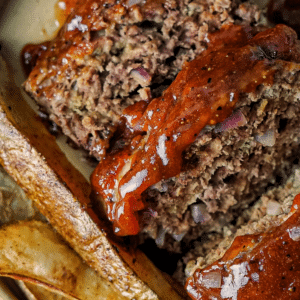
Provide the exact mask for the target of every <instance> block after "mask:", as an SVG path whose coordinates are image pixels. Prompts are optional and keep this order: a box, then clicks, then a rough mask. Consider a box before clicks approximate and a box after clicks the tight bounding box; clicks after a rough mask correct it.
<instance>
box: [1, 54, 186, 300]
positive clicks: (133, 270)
mask: <svg viewBox="0 0 300 300" xmlns="http://www.w3.org/2000/svg"><path fill="white" fill-rule="evenodd" d="M0 106H1V108H0V163H1V164H2V165H3V166H4V168H5V170H6V171H7V172H8V173H9V174H10V175H11V176H12V177H13V178H14V180H15V181H16V182H17V183H18V184H19V185H20V186H21V187H22V188H23V189H24V190H25V192H26V193H27V195H28V196H29V197H30V198H31V199H32V200H33V201H34V202H35V204H36V206H37V208H38V209H39V210H40V211H41V213H42V214H43V215H44V216H45V217H46V218H47V219H48V220H49V222H50V223H51V224H52V226H54V228H55V229H57V231H58V232H59V233H60V234H61V235H62V236H63V237H64V239H65V240H66V241H67V242H68V243H69V244H70V245H71V247H72V248H73V249H74V250H75V251H76V252H77V253H78V254H79V255H80V256H81V257H82V258H83V259H84V260H85V261H86V262H87V263H88V264H89V265H90V266H91V267H93V268H94V269H95V270H96V271H98V272H99V274H100V275H101V276H102V277H103V278H105V279H106V280H108V281H110V282H112V283H113V285H114V286H115V287H116V288H117V289H118V290H119V291H120V293H121V294H122V295H124V296H126V297H128V298H129V299H158V298H159V299H174V300H176V299H183V298H186V297H187V296H186V293H185V291H184V289H183V288H182V287H178V286H177V285H174V284H173V282H172V281H171V282H170V281H169V280H167V279H166V277H165V276H164V275H163V274H162V273H161V272H160V271H159V270H158V269H157V268H156V267H155V266H154V265H153V264H152V262H150V261H149V260H148V259H147V258H146V256H145V255H144V254H143V253H142V252H140V251H135V252H132V251H128V250H127V249H125V248H124V247H122V246H121V245H120V244H118V243H115V242H113V241H112V240H111V239H109V238H108V237H107V235H108V234H107V233H108V232H109V228H108V227H107V226H106V225H105V222H104V221H102V220H100V219H98V217H97V216H96V215H95V214H94V212H93V211H92V210H91V209H90V208H89V206H88V203H89V194H90V185H89V184H88V183H87V182H86V180H85V179H84V177H83V176H82V175H81V174H80V173H79V172H78V171H77V170H76V169H75V168H74V167H73V166H72V165H71V164H70V163H69V162H68V160H67V158H66V157H65V155H64V154H63V153H62V152H61V150H60V149H59V148H58V146H57V145H56V143H55V139H54V137H53V136H51V135H50V134H49V133H48V131H47V130H46V129H45V128H44V126H43V125H42V123H41V122H40V120H39V118H38V117H37V116H36V115H35V114H34V112H33V111H32V110H31V108H30V107H29V105H28V104H27V103H26V102H25V100H24V99H23V98H22V96H21V94H20V91H19V89H18V88H17V87H16V86H15V85H14V83H13V79H12V75H11V74H10V73H9V69H8V66H7V64H6V63H5V62H4V60H3V59H0Z"/></svg>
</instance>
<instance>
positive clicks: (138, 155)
mask: <svg viewBox="0 0 300 300" xmlns="http://www.w3.org/2000/svg"><path fill="white" fill-rule="evenodd" d="M248 29H249V28H244V27H241V26H234V25H231V26H230V25H227V26H225V27H224V28H223V29H222V30H220V31H219V32H216V33H214V34H212V35H211V36H210V37H209V39H210V43H209V47H208V49H207V50H206V51H204V52H203V53H202V54H200V55H199V56H198V57H197V58H196V59H195V60H193V61H191V62H189V63H185V65H184V66H183V69H182V71H181V72H180V73H179V74H178V76H177V77H176V79H175V81H174V82H173V83H172V84H171V85H170V87H169V88H168V89H167V90H166V91H165V92H164V94H163V95H162V96H161V97H160V98H156V99H153V100H152V101H150V102H146V101H141V102H138V103H136V104H134V105H132V106H130V107H128V108H127V109H125V110H124V112H123V117H122V118H123V123H122V124H120V126H119V129H118V130H117V132H119V136H118V139H117V142H115V144H114V145H113V146H112V147H111V149H110V152H109V151H108V154H107V156H106V157H105V159H104V160H103V161H102V162H100V164H99V165H98V166H97V168H96V169H95V171H94V172H93V174H92V177H91V182H92V185H93V188H94V190H95V191H96V193H97V194H99V195H100V197H101V198H102V199H103V201H104V203H105V207H106V212H107V216H108V218H109V220H110V221H112V222H113V226H114V232H115V233H116V234H117V235H135V234H137V233H138V232H139V230H140V227H139V218H138V213H137V212H138V211H140V210H143V209H144V208H145V203H144V202H143V199H142V196H141V195H142V193H143V192H144V191H145V190H146V189H147V188H148V187H150V186H151V185H153V184H155V183H157V182H159V181H160V180H162V179H167V178H170V177H173V176H176V175H177V174H179V173H180V171H181V168H182V152H183V151H184V150H185V149H186V148H187V147H188V146H189V145H190V144H191V143H193V142H194V141H195V139H196V137H197V136H198V135H199V133H200V132H201V130H202V129H203V128H204V127H205V126H206V125H214V124H216V123H219V122H222V121H223V120H224V119H225V118H227V117H229V116H230V115H231V113H232V111H233V109H234V107H235V104H236V102H237V100H238V99H239V97H240V95H241V94H243V93H250V92H255V90H256V88H257V87H258V86H259V85H260V84H264V85H271V84H272V82H273V75H274V72H275V70H276V68H277V67H278V66H279V65H280V63H279V62H278V63H277V61H275V58H278V59H286V60H293V59H296V60H299V57H298V56H297V55H296V57H295V56H294V55H295V54H294V52H293V51H291V49H292V48H293V47H294V44H295V42H296V34H295V32H294V31H293V30H291V29H290V28H288V27H286V26H284V25H278V26H276V27H275V28H274V29H269V30H266V31H265V32H262V33H259V34H257V35H256V36H254V37H253V34H252V32H251V31H249V30H248Z"/></svg>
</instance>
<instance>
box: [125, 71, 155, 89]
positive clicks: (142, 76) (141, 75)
mask: <svg viewBox="0 0 300 300" xmlns="http://www.w3.org/2000/svg"><path fill="white" fill-rule="evenodd" d="M130 74H131V76H132V77H133V78H134V79H135V80H136V81H137V82H138V83H139V84H140V85H141V86H147V85H149V84H150V82H151V79H152V78H151V76H150V74H149V73H148V72H147V71H146V70H145V69H144V68H142V67H138V68H136V69H132V70H131V72H130Z"/></svg>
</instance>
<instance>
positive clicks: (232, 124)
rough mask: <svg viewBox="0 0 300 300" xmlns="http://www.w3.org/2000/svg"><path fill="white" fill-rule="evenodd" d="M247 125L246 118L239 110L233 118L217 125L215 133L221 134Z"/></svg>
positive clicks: (234, 113)
mask: <svg viewBox="0 0 300 300" xmlns="http://www.w3.org/2000/svg"><path fill="white" fill-rule="evenodd" d="M246 124H247V119H246V117H245V116H244V114H243V113H242V112H241V111H240V110H237V111H235V112H233V113H232V114H231V116H230V117H228V118H227V119H225V120H224V121H223V122H222V123H219V124H217V125H216V127H215V129H214V131H215V132H216V133H219V132H223V131H227V130H229V129H233V128H236V127H240V126H244V125H246Z"/></svg>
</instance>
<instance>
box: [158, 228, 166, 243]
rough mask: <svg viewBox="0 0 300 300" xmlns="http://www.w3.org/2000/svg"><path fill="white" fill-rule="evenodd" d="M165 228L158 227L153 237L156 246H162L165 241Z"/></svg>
mask: <svg viewBox="0 0 300 300" xmlns="http://www.w3.org/2000/svg"><path fill="white" fill-rule="evenodd" d="M166 232H167V231H166V229H164V228H160V229H159V231H158V234H157V237H156V239H155V243H156V245H157V246H158V247H162V246H163V245H164V243H165V237H166Z"/></svg>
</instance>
